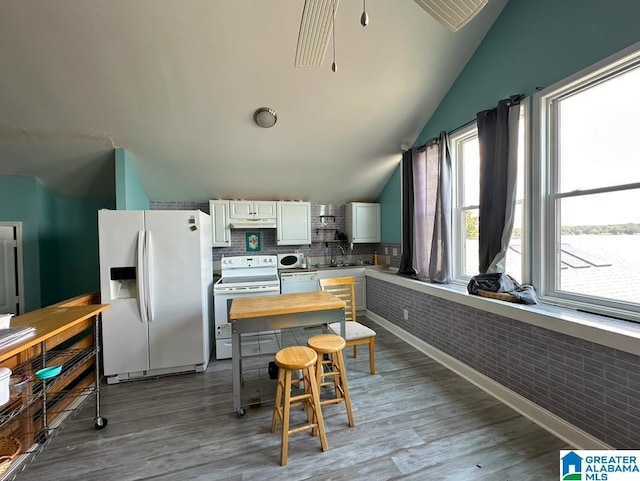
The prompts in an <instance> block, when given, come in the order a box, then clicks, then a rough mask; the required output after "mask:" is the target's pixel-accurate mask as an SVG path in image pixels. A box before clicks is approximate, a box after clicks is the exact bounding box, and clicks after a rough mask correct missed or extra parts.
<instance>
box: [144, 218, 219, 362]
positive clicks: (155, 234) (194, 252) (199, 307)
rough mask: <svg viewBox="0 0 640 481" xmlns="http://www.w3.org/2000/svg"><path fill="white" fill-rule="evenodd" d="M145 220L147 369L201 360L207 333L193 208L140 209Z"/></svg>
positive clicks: (199, 250)
mask: <svg viewBox="0 0 640 481" xmlns="http://www.w3.org/2000/svg"><path fill="white" fill-rule="evenodd" d="M145 223H146V229H147V232H148V233H149V235H150V244H151V250H150V273H149V274H150V275H149V277H150V278H151V279H152V281H151V286H150V291H151V296H150V297H151V299H150V305H151V309H150V312H151V317H150V319H149V361H150V369H162V368H169V367H177V366H191V365H194V364H202V363H204V362H205V353H204V347H203V346H204V336H205V334H206V335H207V336H208V332H206V333H205V326H204V323H203V303H202V285H201V282H202V274H201V265H202V263H201V255H200V252H201V249H200V247H201V246H200V239H201V236H200V229H201V228H203V226H201V225H199V219H198V215H197V212H195V211H153V210H150V211H146V212H145ZM205 228H206V229H211V226H210V225H207V226H206V227H205ZM209 252H211V250H210V249H209ZM209 255H210V254H209ZM206 356H207V359H206V361H208V353H207V354H206Z"/></svg>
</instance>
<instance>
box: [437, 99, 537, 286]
mask: <svg viewBox="0 0 640 481" xmlns="http://www.w3.org/2000/svg"><path fill="white" fill-rule="evenodd" d="M530 103H531V101H530V98H529V97H527V98H524V99H522V100H521V101H520V121H521V122H523V124H524V125H523V131H524V135H523V139H522V142H523V146H522V149H523V150H522V151H523V156H524V158H523V159H522V172H523V175H524V178H523V182H524V190H523V193H522V199H516V208H518V205H519V204H522V211H521V215H522V227H521V232H520V247H521V267H520V268H521V275H522V281H523V283H528V282H529V280H530V277H531V275H530V260H529V259H530V255H529V252H530V242H531V235H530V232H531V229H530V227H529V226H530V225H531V223H530V220H531V213H530V211H529V208H528V207H529V196H530V192H531V188H530V182H529V172H530V155H529V153H530V151H531V148H530V147H531V144H530V141H529V139H530V135H529V131H530V125H531V124H530V120H529V119H530V115H529V114H530V111H531V107H530ZM477 137H478V124H477V122H476V121H473V122H471V123H469V124H468V125H465V126H463V127H461V128H459V129H456V130H455V131H453V132H451V133H450V134H449V145H450V148H451V165H452V170H453V182H452V189H453V192H452V199H453V212H452V217H453V218H452V245H453V246H452V251H453V256H452V257H453V270H452V272H453V275H452V279H453V282H454V283H458V284H465V285H466V284H467V283H468V282H469V281H470V280H471V277H472V275H468V274H466V273H465V272H464V269H465V267H466V250H465V249H466V246H465V242H464V239H463V232H464V225H465V224H464V222H465V219H464V212H465V211H467V210H472V209H478V208H479V207H480V206H479V205H478V204H475V205H472V204H468V205H463V196H464V185H463V182H464V173H465V168H464V159H462V158H461V157H462V156H461V150H462V145H463V144H464V142H466V141H468V140H470V139H473V138H477ZM478 175H480V173H479V172H478ZM507 255H508V253H507ZM507 274H509V273H508V272H507Z"/></svg>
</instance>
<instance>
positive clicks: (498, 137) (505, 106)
mask: <svg viewBox="0 0 640 481" xmlns="http://www.w3.org/2000/svg"><path fill="white" fill-rule="evenodd" d="M520 98H521V96H513V97H511V98H510V99H507V100H501V101H500V102H499V103H498V106H497V107H496V108H494V109H491V110H484V111H482V112H479V113H478V115H477V120H478V140H479V144H480V218H479V272H480V274H485V273H487V272H504V261H505V256H506V249H507V246H508V243H509V239H510V238H511V231H512V229H513V216H514V209H515V191H516V178H517V141H518V130H517V127H518V120H519V116H520V105H519V102H520Z"/></svg>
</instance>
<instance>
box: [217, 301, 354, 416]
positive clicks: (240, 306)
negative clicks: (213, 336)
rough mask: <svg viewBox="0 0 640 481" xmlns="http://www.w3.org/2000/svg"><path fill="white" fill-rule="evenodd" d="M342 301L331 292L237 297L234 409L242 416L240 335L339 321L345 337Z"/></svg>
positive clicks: (233, 339)
mask: <svg viewBox="0 0 640 481" xmlns="http://www.w3.org/2000/svg"><path fill="white" fill-rule="evenodd" d="M344 310H345V302H344V301H343V300H341V299H339V298H337V297H336V296H334V295H333V294H331V293H330V292H327V291H316V292H303V293H299V294H280V295H277V296H251V297H239V298H237V299H233V300H232V301H231V308H230V309H229V322H230V323H231V363H232V364H231V365H232V376H233V410H234V412H235V413H236V414H237V415H238V417H242V416H244V413H245V410H244V408H243V407H242V402H241V399H240V391H241V384H242V366H241V358H242V352H241V344H240V335H241V334H243V333H246V332H256V331H266V330H270V329H288V328H292V327H307V326H317V325H321V324H326V323H330V322H340V323H341V326H340V333H341V334H342V337H344V336H345V325H344Z"/></svg>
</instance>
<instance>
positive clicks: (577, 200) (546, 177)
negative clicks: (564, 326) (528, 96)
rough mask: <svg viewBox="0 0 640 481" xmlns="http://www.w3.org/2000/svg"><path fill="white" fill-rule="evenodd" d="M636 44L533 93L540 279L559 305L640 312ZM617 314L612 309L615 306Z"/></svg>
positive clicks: (639, 63)
mask: <svg viewBox="0 0 640 481" xmlns="http://www.w3.org/2000/svg"><path fill="white" fill-rule="evenodd" d="M638 85H640V52H638V51H637V52H634V53H632V54H628V53H627V55H626V57H625V56H620V57H619V58H618V59H616V60H613V61H612V60H609V61H608V65H598V66H596V67H595V68H593V69H591V72H589V73H581V74H580V75H579V76H576V77H574V78H571V79H568V80H567V81H564V82H561V83H560V84H557V85H555V86H553V87H551V88H549V89H547V90H545V91H543V92H541V93H540V94H538V98H537V99H536V109H537V110H536V112H535V118H536V120H537V121H539V122H540V125H539V128H537V129H536V130H537V131H539V132H540V142H539V153H538V154H537V155H536V159H537V165H536V167H537V169H538V172H537V173H536V175H535V177H534V178H538V179H542V180H541V181H540V183H539V185H538V186H537V188H536V195H537V198H536V203H537V205H539V206H541V208H540V209H539V212H538V213H537V214H536V218H537V221H538V224H537V229H536V230H537V235H536V241H537V242H539V244H540V245H539V248H538V249H539V250H538V252H539V254H540V255H536V256H535V257H536V258H537V259H540V261H539V262H538V266H537V268H538V269H537V271H538V272H539V274H538V276H537V278H536V279H535V284H536V287H537V288H538V291H539V294H540V293H541V294H542V296H543V298H544V299H546V300H549V301H552V302H555V303H557V304H561V305H569V306H577V307H581V306H583V307H584V306H585V305H586V306H589V308H590V309H589V310H593V311H594V312H605V311H606V313H609V314H611V313H612V311H613V312H618V313H623V314H626V315H623V317H629V315H630V316H631V317H632V318H635V319H639V318H640V289H639V288H638V285H640V213H639V212H638V209H639V206H640V142H639V141H638V135H639V134H640V131H639V130H638V125H639V124H638V119H639V118H640V89H638ZM614 315H615V314H614Z"/></svg>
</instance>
